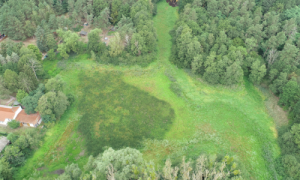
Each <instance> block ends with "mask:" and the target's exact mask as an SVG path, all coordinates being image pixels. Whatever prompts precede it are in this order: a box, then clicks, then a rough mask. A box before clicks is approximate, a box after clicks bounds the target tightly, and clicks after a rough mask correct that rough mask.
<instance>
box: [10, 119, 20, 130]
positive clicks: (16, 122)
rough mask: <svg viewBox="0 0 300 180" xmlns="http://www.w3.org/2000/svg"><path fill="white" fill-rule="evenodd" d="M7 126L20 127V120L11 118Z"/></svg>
mask: <svg viewBox="0 0 300 180" xmlns="http://www.w3.org/2000/svg"><path fill="white" fill-rule="evenodd" d="M8 126H9V127H10V128H12V129H16V128H18V127H20V122H18V121H16V120H12V121H10V122H8Z"/></svg>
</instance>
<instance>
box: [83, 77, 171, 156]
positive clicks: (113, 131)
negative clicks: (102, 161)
mask: <svg viewBox="0 0 300 180" xmlns="http://www.w3.org/2000/svg"><path fill="white" fill-rule="evenodd" d="M79 79H80V80H81V82H85V83H84V84H82V86H81V87H80V91H81V92H82V95H81V96H80V97H79V102H80V103H79V106H78V110H79V111H80V112H81V113H83V116H82V117H81V120H80V124H79V126H78V130H79V131H80V132H81V133H82V134H83V135H84V137H85V138H86V143H87V149H88V151H89V152H90V153H92V154H94V155H96V154H98V153H99V152H100V151H103V148H104V146H112V147H114V148H121V147H123V146H130V147H138V146H139V143H140V141H141V140H142V139H143V138H156V139H162V138H163V136H164V133H165V132H166V131H167V130H168V129H169V127H170V125H171V124H172V121H173V118H174V115H175V114H174V110H173V109H172V108H171V107H170V105H169V104H167V103H165V102H163V101H161V100H158V99H156V98H154V97H152V96H150V95H149V94H148V93H146V92H144V91H141V90H139V89H137V88H135V87H133V86H131V85H128V84H126V83H125V82H123V81H122V79H121V78H120V75H118V73H117V72H111V73H98V72H95V73H92V74H90V73H89V74H84V73H82V74H80V76H79ZM96 89H97V91H95V90H96ZM154 104H155V105H154ZM87 112H88V113H87Z"/></svg>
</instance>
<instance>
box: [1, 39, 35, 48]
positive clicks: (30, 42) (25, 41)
mask: <svg viewBox="0 0 300 180" xmlns="http://www.w3.org/2000/svg"><path fill="white" fill-rule="evenodd" d="M8 39H10V38H9V37H8V38H7V39H5V40H4V41H7V40H8ZM10 40H12V39H10ZM4 41H3V42H4ZM12 41H13V42H16V43H19V42H23V44H24V45H25V47H27V46H28V45H30V44H33V45H36V38H35V37H30V38H27V39H26V40H24V41H20V40H18V41H16V40H12Z"/></svg>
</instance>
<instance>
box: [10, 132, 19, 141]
mask: <svg viewBox="0 0 300 180" xmlns="http://www.w3.org/2000/svg"><path fill="white" fill-rule="evenodd" d="M18 137H19V136H18V135H16V134H14V133H9V134H8V135H7V139H8V140H10V142H11V143H14V142H15V141H16V140H17V139H18Z"/></svg>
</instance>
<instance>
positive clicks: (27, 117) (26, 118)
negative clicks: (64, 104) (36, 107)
mask: <svg viewBox="0 0 300 180" xmlns="http://www.w3.org/2000/svg"><path fill="white" fill-rule="evenodd" d="M40 119H41V116H40V114H39V113H35V114H26V112H25V110H24V109H22V111H21V112H20V113H19V114H18V116H17V117H16V120H17V121H19V122H23V123H30V124H36V123H37V122H38V121H39V120H40Z"/></svg>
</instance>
